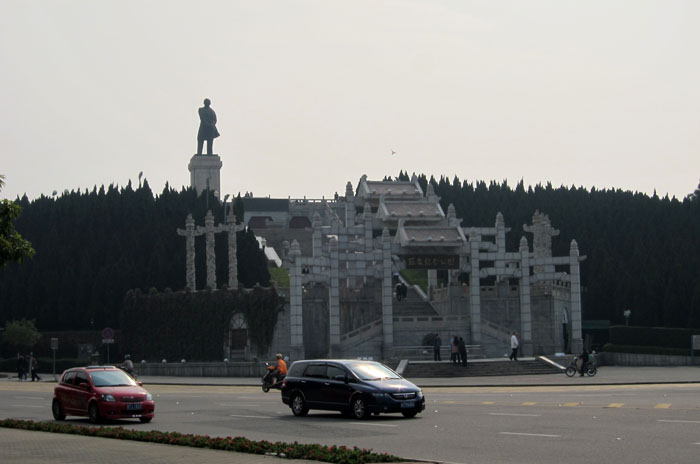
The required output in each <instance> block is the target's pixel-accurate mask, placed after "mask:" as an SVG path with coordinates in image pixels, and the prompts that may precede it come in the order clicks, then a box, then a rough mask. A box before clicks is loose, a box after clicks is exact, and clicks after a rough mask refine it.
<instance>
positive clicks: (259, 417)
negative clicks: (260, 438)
mask: <svg viewBox="0 0 700 464" xmlns="http://www.w3.org/2000/svg"><path fill="white" fill-rule="evenodd" d="M231 417H244V418H246V419H272V417H270V416H243V415H240V414H231Z"/></svg>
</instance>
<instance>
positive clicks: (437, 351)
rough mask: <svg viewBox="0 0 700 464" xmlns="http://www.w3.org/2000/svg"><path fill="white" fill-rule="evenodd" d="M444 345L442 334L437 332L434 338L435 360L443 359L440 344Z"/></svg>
mask: <svg viewBox="0 0 700 464" xmlns="http://www.w3.org/2000/svg"><path fill="white" fill-rule="evenodd" d="M441 345H442V340H441V339H440V334H439V333H436V334H435V338H433V361H442V360H441V359H440V346H441Z"/></svg>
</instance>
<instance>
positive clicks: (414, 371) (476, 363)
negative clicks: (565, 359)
mask: <svg viewBox="0 0 700 464" xmlns="http://www.w3.org/2000/svg"><path fill="white" fill-rule="evenodd" d="M557 363H559V361H558V360H557ZM561 372H563V371H562V370H561V369H559V368H558V367H556V366H554V365H552V364H550V363H548V362H547V361H545V360H544V359H542V357H537V358H523V359H520V360H518V361H517V362H515V361H510V360H508V359H505V360H503V359H474V360H472V359H470V360H469V362H468V363H467V367H466V368H464V367H462V366H461V365H457V364H452V363H451V362H449V361H443V362H434V361H408V365H407V366H406V368H405V370H404V372H403V374H402V375H403V376H404V377H407V378H409V379H410V378H431V377H485V376H493V375H540V374H558V373H561Z"/></svg>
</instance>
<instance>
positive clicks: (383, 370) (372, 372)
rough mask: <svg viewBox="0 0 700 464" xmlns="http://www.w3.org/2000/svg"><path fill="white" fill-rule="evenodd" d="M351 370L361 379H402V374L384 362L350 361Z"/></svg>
mask: <svg viewBox="0 0 700 464" xmlns="http://www.w3.org/2000/svg"><path fill="white" fill-rule="evenodd" d="M348 367H349V368H350V370H351V371H352V372H353V373H354V374H355V375H356V376H358V377H359V378H360V379H361V380H387V379H400V378H401V376H400V375H399V374H397V373H396V372H394V371H392V370H391V369H389V368H388V367H386V366H385V365H383V364H379V363H376V362H353V363H349V364H348Z"/></svg>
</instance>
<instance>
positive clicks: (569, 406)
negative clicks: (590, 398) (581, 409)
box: [562, 403, 580, 408]
mask: <svg viewBox="0 0 700 464" xmlns="http://www.w3.org/2000/svg"><path fill="white" fill-rule="evenodd" d="M579 404H580V403H564V404H562V406H566V407H567V408H572V407H574V406H578V405H579Z"/></svg>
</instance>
